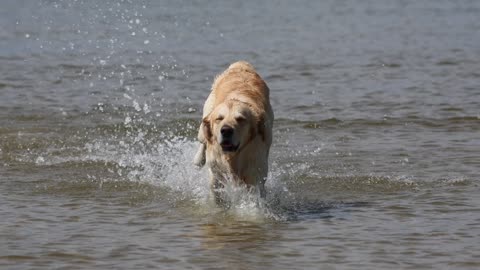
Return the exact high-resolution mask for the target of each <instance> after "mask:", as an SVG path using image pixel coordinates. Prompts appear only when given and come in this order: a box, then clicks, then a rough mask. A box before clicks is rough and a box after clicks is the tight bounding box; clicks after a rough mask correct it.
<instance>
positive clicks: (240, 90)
mask: <svg viewBox="0 0 480 270" xmlns="http://www.w3.org/2000/svg"><path fill="white" fill-rule="evenodd" d="M269 91H270V90H269V89H268V86H267V85H266V83H265V82H264V81H263V79H262V78H261V77H260V76H259V75H258V74H257V72H256V71H255V69H254V68H253V66H252V65H250V64H249V63H247V62H244V61H240V62H236V63H233V64H232V65H230V67H229V68H228V69H227V70H225V71H224V72H223V73H222V74H220V75H219V76H218V77H217V78H216V79H215V81H214V83H213V86H212V91H211V93H210V95H209V96H208V98H207V100H206V102H205V105H204V108H203V120H202V124H201V125H200V129H199V133H198V140H199V141H200V143H201V145H200V147H199V150H198V152H197V155H196V156H195V160H194V163H195V164H196V165H198V166H203V164H205V163H206V165H207V167H208V170H209V174H210V183H211V188H212V191H214V195H215V199H216V200H217V201H219V200H220V198H219V196H220V195H219V192H216V191H217V189H218V188H221V187H222V186H223V183H225V181H232V180H233V181H235V183H237V184H240V185H246V186H247V187H248V188H249V189H250V190H258V191H259V192H260V194H261V196H263V197H264V196H265V188H264V184H265V180H266V177H267V174H268V154H269V150H270V145H271V143H272V124H273V117H274V116H273V111H272V108H271V105H270V100H269V95H270V93H269ZM223 126H229V127H232V128H233V130H234V135H233V139H232V141H234V142H235V143H238V148H237V150H236V151H224V149H222V147H221V145H220V137H221V136H222V135H221V131H220V130H221V128H222V127H223Z"/></svg>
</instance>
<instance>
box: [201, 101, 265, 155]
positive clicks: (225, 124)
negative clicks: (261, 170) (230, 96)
mask: <svg viewBox="0 0 480 270" xmlns="http://www.w3.org/2000/svg"><path fill="white" fill-rule="evenodd" d="M257 118H258V117H256V116H255V115H254V113H253V112H252V110H251V108H250V107H249V106H248V105H247V104H246V103H243V102H235V101H227V102H225V103H222V104H220V105H218V106H217V107H216V108H215V109H214V110H213V111H212V112H211V113H210V114H209V115H208V116H207V117H205V118H204V119H203V129H204V130H203V132H204V135H205V138H206V139H207V141H208V142H209V143H210V144H217V145H219V146H220V147H221V148H222V151H223V152H230V153H235V152H237V151H238V150H239V149H241V148H242V146H243V145H246V144H247V143H249V142H250V141H251V140H253V139H254V138H255V136H256V135H257V133H258V132H259V128H258V127H259V124H260V122H262V121H261V120H260V119H257Z"/></svg>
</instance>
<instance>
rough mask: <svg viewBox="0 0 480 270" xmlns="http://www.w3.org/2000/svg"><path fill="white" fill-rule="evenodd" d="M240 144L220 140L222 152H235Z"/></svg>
mask: <svg viewBox="0 0 480 270" xmlns="http://www.w3.org/2000/svg"><path fill="white" fill-rule="evenodd" d="M239 145H240V144H237V145H234V144H232V143H230V142H222V143H221V144H220V146H221V147H222V150H223V152H236V151H237V150H238V146H239Z"/></svg>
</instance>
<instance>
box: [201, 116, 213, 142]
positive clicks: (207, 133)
mask: <svg viewBox="0 0 480 270" xmlns="http://www.w3.org/2000/svg"><path fill="white" fill-rule="evenodd" d="M202 132H203V136H204V137H205V139H206V140H207V141H208V142H209V143H212V127H211V126H210V121H209V120H208V116H207V117H205V118H203V120H202Z"/></svg>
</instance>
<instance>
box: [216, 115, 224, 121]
mask: <svg viewBox="0 0 480 270" xmlns="http://www.w3.org/2000/svg"><path fill="white" fill-rule="evenodd" d="M222 120H223V115H219V116H218V117H217V119H215V121H222Z"/></svg>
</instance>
